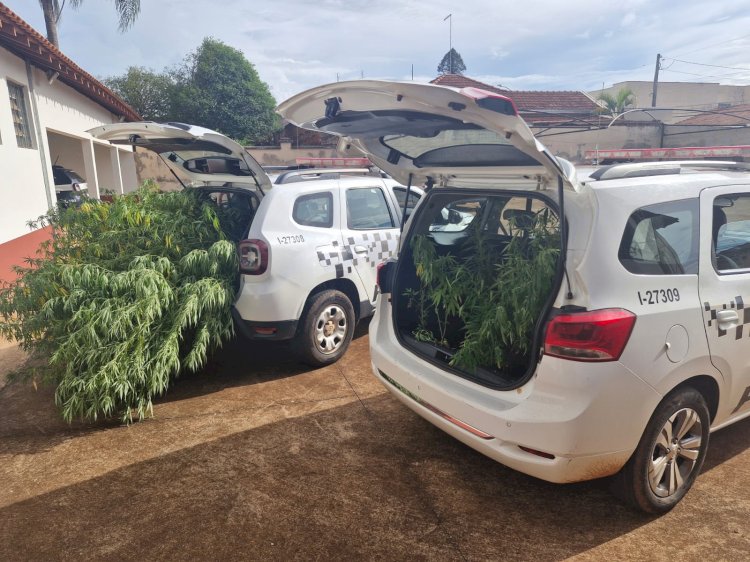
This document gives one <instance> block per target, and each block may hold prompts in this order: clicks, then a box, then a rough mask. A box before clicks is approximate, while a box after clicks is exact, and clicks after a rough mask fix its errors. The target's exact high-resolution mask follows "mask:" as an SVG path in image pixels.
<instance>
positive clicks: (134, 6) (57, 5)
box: [39, 0, 141, 48]
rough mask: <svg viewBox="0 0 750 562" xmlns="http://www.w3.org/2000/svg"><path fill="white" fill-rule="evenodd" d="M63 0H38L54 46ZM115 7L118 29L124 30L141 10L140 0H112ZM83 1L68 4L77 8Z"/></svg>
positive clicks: (57, 41) (56, 39)
mask: <svg viewBox="0 0 750 562" xmlns="http://www.w3.org/2000/svg"><path fill="white" fill-rule="evenodd" d="M65 1H66V0H62V3H61V2H60V1H59V0H39V5H40V6H41V7H42V12H43V13H44V25H45V26H47V39H48V40H49V42H50V43H52V44H53V45H54V46H55V47H58V48H59V47H60V40H59V37H58V35H57V24H58V23H59V22H60V16H61V15H62V11H63V9H64V8H65ZM114 2H115V9H116V10H117V14H118V16H119V18H120V25H119V29H120V31H125V30H126V29H128V28H129V27H130V26H131V25H133V23H134V22H135V20H136V18H137V17H138V14H139V12H140V11H141V0H114ZM82 3H83V0H70V5H71V6H73V7H74V8H77V7H78V6H80V5H81V4H82Z"/></svg>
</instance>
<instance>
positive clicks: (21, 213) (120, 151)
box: [0, 47, 135, 244]
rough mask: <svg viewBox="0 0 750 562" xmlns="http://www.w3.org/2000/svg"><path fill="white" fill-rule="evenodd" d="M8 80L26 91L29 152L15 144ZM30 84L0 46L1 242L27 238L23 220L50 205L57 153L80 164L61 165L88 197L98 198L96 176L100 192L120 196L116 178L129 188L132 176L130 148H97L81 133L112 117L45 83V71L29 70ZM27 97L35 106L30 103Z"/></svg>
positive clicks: (63, 88) (68, 90)
mask: <svg viewBox="0 0 750 562" xmlns="http://www.w3.org/2000/svg"><path fill="white" fill-rule="evenodd" d="M9 80H10V81H12V82H15V83H16V84H18V85H21V86H23V87H24V89H25V94H26V96H27V100H26V101H27V104H26V105H27V115H28V118H29V128H30V131H31V135H32V138H33V139H34V148H33V149H28V148H19V147H18V146H17V143H16V136H15V130H14V126H13V121H12V116H11V111H10V99H9V97H8V87H7V81H9ZM32 80H33V87H32V88H30V87H29V83H28V77H27V70H26V64H25V63H24V61H23V60H21V59H20V58H19V57H17V56H15V55H14V54H12V53H11V52H10V51H8V50H6V49H4V48H3V47H0V170H2V172H3V173H2V174H0V197H1V198H2V199H0V200H1V201H2V205H0V244H2V243H3V242H7V241H8V240H12V239H13V238H17V237H18V236H21V235H23V234H26V233H27V232H28V231H29V230H28V228H27V227H26V222H27V221H28V220H30V219H34V218H36V217H38V216H39V215H41V214H43V213H45V212H46V211H47V209H48V207H49V201H50V199H51V200H52V201H53V203H54V184H53V183H54V182H53V179H52V177H53V176H52V165H53V164H54V162H55V159H56V158H57V156H59V155H60V154H61V153H64V154H65V155H66V158H70V159H71V161H72V162H76V163H78V162H80V164H76V165H80V166H81V167H79V168H76V167H75V166H66V167H70V168H71V169H74V170H75V171H76V172H78V173H79V174H81V175H82V176H83V177H84V178H86V182H87V184H88V186H89V195H91V196H95V197H96V196H98V194H99V183H100V181H99V179H98V178H99V177H100V176H101V182H104V183H102V186H103V188H106V189H114V190H116V191H117V192H118V193H122V191H123V187H124V185H125V184H124V183H123V179H121V175H122V174H124V175H125V176H126V177H127V178H128V179H127V183H128V185H129V186H130V185H133V176H135V163H134V160H133V153H132V150H131V149H130V148H128V147H124V148H115V147H111V146H108V145H101V143H96V145H97V146H98V148H97V147H95V146H94V144H95V143H94V142H93V141H92V137H91V136H90V135H89V134H88V133H86V132H85V131H86V130H87V129H91V128H93V127H98V126H100V125H105V124H108V123H114V122H117V121H118V117H117V116H116V115H114V114H112V113H110V112H109V111H108V110H107V109H106V108H104V107H102V106H101V105H99V104H97V103H96V102H94V101H93V100H91V99H89V98H87V97H86V96H84V95H83V94H81V93H79V92H78V91H76V90H74V89H73V88H71V87H69V86H67V85H66V84H63V83H62V82H59V81H57V80H54V81H53V82H52V83H51V84H50V83H49V81H48V79H47V75H46V73H45V72H43V71H42V70H40V69H38V68H36V67H32ZM32 94H33V95H34V97H35V104H34V103H31V101H32V100H31V99H30V96H31V95H32ZM34 105H36V114H37V117H38V122H36V121H35V116H34ZM65 141H67V142H65ZM79 147H80V151H79ZM60 163H62V161H61V162H60ZM66 164H67V163H66ZM45 172H46V175H47V177H48V182H47V184H48V185H46V184H45ZM115 175H117V177H115ZM47 189H49V193H48V192H47V191H46V190H47Z"/></svg>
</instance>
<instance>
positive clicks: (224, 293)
mask: <svg viewBox="0 0 750 562" xmlns="http://www.w3.org/2000/svg"><path fill="white" fill-rule="evenodd" d="M232 222H233V217H231V216H229V215H225V214H222V213H221V211H220V210H219V209H218V208H217V207H216V206H215V205H214V204H213V203H212V202H211V200H210V199H208V198H207V197H206V196H204V195H202V194H200V192H197V191H195V190H194V191H190V190H186V191H182V192H173V193H161V192H159V191H158V189H157V188H156V186H155V185H154V184H145V185H144V186H143V187H141V188H140V189H139V190H138V191H136V192H135V193H132V194H128V195H125V196H122V197H116V198H115V199H114V201H113V202H112V203H111V204H105V203H101V202H98V201H93V200H89V201H86V202H84V203H83V204H82V205H81V206H80V207H79V208H69V209H62V208H59V209H56V210H53V211H51V212H50V213H49V214H48V215H45V216H43V217H42V218H41V219H39V221H37V222H36V223H34V225H33V226H36V227H40V226H50V227H51V231H52V237H51V240H50V241H49V242H47V243H45V244H44V245H43V246H42V248H41V249H40V251H39V253H38V255H37V257H36V258H33V259H29V260H28V265H27V266H26V267H21V268H17V272H18V273H19V278H18V280H17V281H15V282H13V283H11V284H6V285H4V286H3V287H2V288H0V318H2V320H3V322H2V323H0V333H2V334H3V335H4V336H6V337H10V338H13V339H16V340H17V341H20V342H21V344H22V346H23V347H24V348H25V349H27V350H30V351H31V352H32V353H33V354H35V355H41V356H43V357H45V358H48V361H46V362H45V363H46V365H45V366H44V367H43V368H42V375H43V378H44V379H45V380H47V381H49V382H52V383H54V384H56V385H57V390H56V393H55V401H56V403H57V405H58V407H59V408H60V410H61V413H62V415H63V417H64V418H65V419H66V420H67V421H71V420H73V419H74V418H84V419H96V418H97V417H98V416H100V415H103V416H105V417H110V416H113V415H119V416H121V418H122V419H123V421H128V422H129V421H132V419H133V415H134V413H135V414H136V415H137V417H138V418H139V419H141V418H143V417H145V416H147V415H150V414H151V413H152V400H153V398H154V397H156V396H159V395H161V394H163V393H164V392H165V391H166V390H167V388H168V387H169V384H170V382H171V381H172V380H173V379H174V377H176V376H177V375H178V374H179V373H180V372H182V371H185V370H187V371H196V370H198V369H199V368H201V367H202V366H203V365H204V364H205V362H206V360H207V357H208V354H209V353H210V352H211V351H212V350H214V349H216V348H218V347H219V346H221V344H222V343H223V342H224V341H226V340H227V339H229V338H230V337H231V336H232V334H233V327H232V319H231V314H230V306H231V303H232V301H233V297H234V290H233V286H234V281H235V278H236V275H237V254H236V249H235V245H234V243H233V242H231V241H229V240H227V238H226V235H225V234H224V232H225V231H232V230H235V229H236V225H234V224H232Z"/></svg>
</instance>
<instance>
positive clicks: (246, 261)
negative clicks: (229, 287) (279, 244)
mask: <svg viewBox="0 0 750 562" xmlns="http://www.w3.org/2000/svg"><path fill="white" fill-rule="evenodd" d="M239 250H240V273H246V274H248V275H260V274H261V273H264V272H265V271H266V268H267V267H268V244H266V243H265V242H263V240H243V241H242V242H240V246H239Z"/></svg>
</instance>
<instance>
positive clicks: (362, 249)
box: [354, 246, 367, 254]
mask: <svg viewBox="0 0 750 562" xmlns="http://www.w3.org/2000/svg"><path fill="white" fill-rule="evenodd" d="M354 253H355V254H366V253H367V248H365V247H364V246H354Z"/></svg>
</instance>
